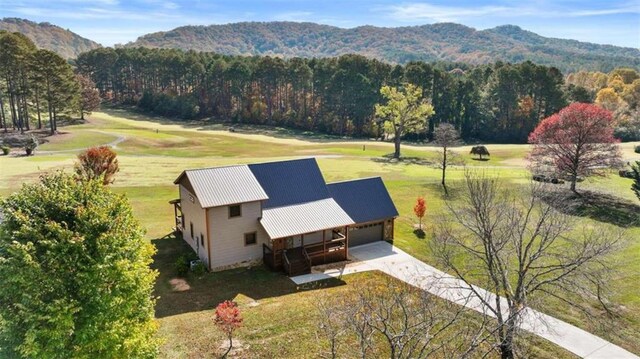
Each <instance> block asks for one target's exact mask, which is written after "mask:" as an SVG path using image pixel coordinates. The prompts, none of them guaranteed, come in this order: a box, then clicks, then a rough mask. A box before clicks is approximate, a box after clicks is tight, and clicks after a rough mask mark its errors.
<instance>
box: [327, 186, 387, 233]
mask: <svg viewBox="0 0 640 359" xmlns="http://www.w3.org/2000/svg"><path fill="white" fill-rule="evenodd" d="M327 187H328V188H329V192H330V193H331V197H333V199H335V200H336V202H338V204H339V205H340V207H342V208H343V209H344V210H345V211H346V212H347V214H348V215H349V216H350V217H351V218H352V219H353V220H354V221H356V223H364V222H372V221H377V220H382V219H386V218H391V217H397V216H398V210H397V209H396V206H395V205H394V204H393V200H392V199H391V196H389V192H387V188H386V187H385V186H384V183H383V182H382V179H381V178H380V177H373V178H364V179H357V180H352V181H344V182H335V183H329V184H328V185H327Z"/></svg>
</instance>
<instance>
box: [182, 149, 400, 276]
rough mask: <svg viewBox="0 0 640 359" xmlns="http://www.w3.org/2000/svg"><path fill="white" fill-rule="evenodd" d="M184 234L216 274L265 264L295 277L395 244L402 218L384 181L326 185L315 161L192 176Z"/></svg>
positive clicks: (186, 190)
mask: <svg viewBox="0 0 640 359" xmlns="http://www.w3.org/2000/svg"><path fill="white" fill-rule="evenodd" d="M174 183H175V184H177V185H178V187H179V193H180V197H179V199H176V200H173V201H171V202H170V203H171V204H173V205H174V211H175V218H176V230H178V231H180V232H181V233H182V237H183V238H184V240H185V241H186V242H187V243H188V244H189V245H190V246H191V247H192V248H193V250H194V251H195V252H196V253H197V254H198V257H200V259H201V260H202V262H203V263H204V264H205V265H206V266H207V267H208V268H209V270H212V271H215V270H222V269H227V268H232V267H237V266H242V265H250V264H254V263H257V262H261V261H264V263H265V264H266V265H268V266H269V267H271V268H273V269H284V270H285V272H286V273H287V274H289V275H295V274H300V273H307V272H309V271H310V268H311V266H312V265H317V264H322V263H329V262H334V261H341V260H345V259H347V256H348V251H349V247H350V246H356V245H361V244H365V243H370V242H373V241H381V240H386V241H392V240H393V231H394V220H395V218H396V217H397V216H398V211H397V210H396V208H395V206H394V204H393V201H392V200H391V197H390V196H389V193H388V192H387V189H386V188H385V186H384V183H383V182H382V179H381V178H380V177H373V178H364V179H356V180H349V181H343V182H335V183H328V184H327V183H326V182H325V180H324V177H323V176H322V173H321V172H320V168H319V167H318V164H317V162H316V160H315V159H313V158H307V159H297V160H287V161H278V162H267V163H256V164H249V165H235V166H224V167H214V168H203V169H194V170H186V171H184V172H182V173H181V174H180V176H178V178H177V179H176V180H175V181H174Z"/></svg>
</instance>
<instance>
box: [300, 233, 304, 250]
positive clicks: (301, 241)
mask: <svg viewBox="0 0 640 359" xmlns="http://www.w3.org/2000/svg"><path fill="white" fill-rule="evenodd" d="M300 246H301V247H304V234H301V235H300Z"/></svg>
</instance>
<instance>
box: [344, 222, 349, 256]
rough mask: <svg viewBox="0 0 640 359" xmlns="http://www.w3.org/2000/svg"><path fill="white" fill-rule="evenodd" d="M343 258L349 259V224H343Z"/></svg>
mask: <svg viewBox="0 0 640 359" xmlns="http://www.w3.org/2000/svg"><path fill="white" fill-rule="evenodd" d="M344 238H345V240H344V260H345V261H346V260H347V259H349V226H344Z"/></svg>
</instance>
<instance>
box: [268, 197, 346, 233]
mask: <svg viewBox="0 0 640 359" xmlns="http://www.w3.org/2000/svg"><path fill="white" fill-rule="evenodd" d="M354 223H355V222H354V221H353V220H352V219H351V217H349V215H348V214H347V213H346V212H345V211H344V210H343V209H342V208H340V206H339V205H338V204H337V203H336V201H334V200H333V199H332V198H326V199H321V200H318V201H313V202H307V203H301V204H294V205H291V206H284V207H277V208H271V209H266V210H264V211H262V219H261V220H260V224H262V227H263V228H264V230H265V231H266V232H267V234H268V235H269V237H270V238H272V239H274V238H284V237H289V236H295V235H298V234H304V233H311V232H316V231H321V230H323V229H329V228H335V227H342V226H347V225H350V224H354Z"/></svg>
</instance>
